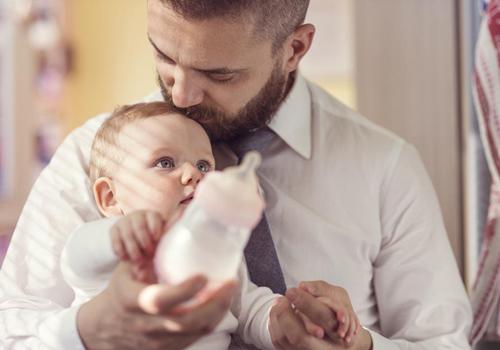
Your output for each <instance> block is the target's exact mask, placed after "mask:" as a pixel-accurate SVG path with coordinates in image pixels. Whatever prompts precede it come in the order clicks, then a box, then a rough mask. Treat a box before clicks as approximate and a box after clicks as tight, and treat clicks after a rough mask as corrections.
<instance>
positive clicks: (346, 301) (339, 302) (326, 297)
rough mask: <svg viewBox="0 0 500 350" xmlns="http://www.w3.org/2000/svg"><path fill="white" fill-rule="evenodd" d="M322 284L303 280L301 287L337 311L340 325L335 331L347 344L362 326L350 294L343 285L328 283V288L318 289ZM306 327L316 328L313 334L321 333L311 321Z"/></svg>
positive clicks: (336, 314)
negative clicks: (337, 285)
mask: <svg viewBox="0 0 500 350" xmlns="http://www.w3.org/2000/svg"><path fill="white" fill-rule="evenodd" d="M320 286H321V284H319V285H314V282H312V283H311V282H303V283H301V284H300V286H299V289H301V290H303V291H305V292H307V293H309V294H311V295H312V296H314V297H316V300H318V301H320V302H322V303H323V304H325V305H326V306H328V307H329V308H330V309H331V310H332V311H333V312H334V313H335V316H336V318H337V323H338V325H337V327H336V329H334V330H333V331H334V333H336V335H337V336H338V337H339V338H340V339H341V340H342V341H343V342H345V343H346V345H349V344H350V343H351V341H352V339H353V337H354V336H356V335H357V334H358V332H359V329H360V327H361V325H360V323H359V320H358V316H357V315H356V313H355V312H354V308H353V307H352V304H351V299H350V298H349V294H348V293H347V292H346V291H345V289H343V288H341V287H336V286H332V285H328V286H327V288H326V287H325V288H324V289H325V290H318V288H319V289H321V287H320ZM309 322H310V321H309ZM307 323H308V322H306V325H307ZM306 328H307V329H308V330H309V329H312V330H314V333H312V335H316V336H318V335H319V334H318V331H317V329H316V327H314V326H312V325H311V323H309V324H308V325H307V327H306ZM325 331H326V330H325ZM327 333H329V332H327Z"/></svg>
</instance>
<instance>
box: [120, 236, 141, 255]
mask: <svg viewBox="0 0 500 350" xmlns="http://www.w3.org/2000/svg"><path fill="white" fill-rule="evenodd" d="M122 232H123V233H125V232H124V231H122ZM122 238H123V239H122V242H123V245H124V246H125V250H126V251H127V254H128V256H129V257H130V259H131V260H133V261H139V260H140V259H141V257H142V255H143V254H142V251H141V248H140V246H139V244H138V243H137V242H136V240H135V236H134V234H133V233H132V232H130V231H128V232H127V233H126V235H125V236H123V237H122Z"/></svg>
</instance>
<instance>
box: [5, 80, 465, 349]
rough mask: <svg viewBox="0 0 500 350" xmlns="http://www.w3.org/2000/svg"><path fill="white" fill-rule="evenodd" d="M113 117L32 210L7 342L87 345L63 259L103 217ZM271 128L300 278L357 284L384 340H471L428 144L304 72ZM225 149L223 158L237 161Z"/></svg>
mask: <svg viewBox="0 0 500 350" xmlns="http://www.w3.org/2000/svg"><path fill="white" fill-rule="evenodd" d="M159 97H160V95H159V94H157V95H156V98H159ZM105 117H106V115H103V116H100V117H97V118H94V119H91V120H90V121H89V122H87V123H86V124H85V125H84V126H82V127H81V128H79V129H77V130H76V131H74V132H73V133H72V134H71V135H70V136H68V138H67V139H66V140H65V141H64V143H63V144H62V145H61V146H60V148H59V149H58V151H57V152H56V154H55V156H54V158H53V160H52V162H51V163H50V164H49V166H48V167H47V168H46V169H45V170H44V171H43V173H42V174H41V175H40V177H39V179H38V181H37V182H36V184H35V185H34V188H33V190H32V193H31V194H30V197H29V198H28V201H27V204H26V207H25V208H24V210H23V213H22V214H21V217H20V220H19V222H18V225H17V228H16V231H15V232H14V235H13V238H12V242H11V246H10V248H9V250H8V252H7V256H6V258H5V261H4V264H3V267H2V270H1V272H0V339H2V340H1V341H3V342H4V345H6V347H14V345H16V344H17V345H19V346H20V347H23V346H24V347H27V348H35V347H37V348H43V347H48V348H60V349H70V348H77V344H80V343H79V338H78V334H77V330H76V323H75V316H76V312H77V307H73V308H70V307H69V306H70V304H71V302H72V299H73V297H74V296H73V293H72V291H71V289H70V288H69V287H68V285H67V284H66V283H65V282H64V280H63V279H62V276H61V271H60V268H59V259H60V254H61V250H62V248H63V246H64V244H65V241H66V239H67V237H68V235H69V234H70V232H72V231H73V230H74V229H75V227H77V226H78V225H79V224H81V223H82V222H86V221H92V220H95V219H97V218H98V217H99V214H98V211H97V208H96V207H95V204H94V201H93V198H92V194H91V192H90V186H89V180H88V176H87V173H88V159H89V153H90V143H91V141H92V139H93V136H94V134H95V132H96V130H97V128H98V126H99V125H100V123H101V122H102V120H103V119H104V118H105ZM270 127H271V129H273V130H274V131H275V132H276V133H277V134H278V135H279V136H280V139H277V140H276V141H275V142H274V143H273V144H271V145H270V146H269V148H268V149H267V151H266V152H264V155H263V156H264V160H263V164H262V167H261V168H260V171H259V176H260V180H261V185H262V187H263V190H264V192H265V195H266V200H267V208H266V215H267V218H268V222H269V225H270V228H271V231H272V236H273V240H274V242H275V245H276V249H277V253H278V256H279V259H280V262H281V266H282V268H283V273H284V277H285V281H286V284H287V286H288V287H294V286H297V285H298V283H299V282H300V281H304V280H324V281H326V282H328V283H331V284H334V285H338V286H342V287H344V288H345V289H346V290H347V291H348V292H349V295H350V297H351V299H352V303H353V306H354V308H355V311H356V312H357V314H358V316H359V319H360V321H361V323H362V324H363V325H364V326H365V327H367V328H368V329H370V332H371V335H372V337H373V341H374V350H392V349H412V350H413V349H414V350H417V349H418V350H423V349H429V350H436V349H470V347H469V345H468V343H467V335H468V332H469V328H470V326H471V308H470V304H469V301H468V299H467V295H466V293H465V289H464V286H463V284H462V282H461V280H460V275H459V273H458V269H457V267H456V263H455V260H454V257H453V254H452V252H451V248H450V245H449V242H448V240H447V236H446V232H445V229H444V225H443V222H442V218H441V212H440V209H439V206H438V202H437V199H436V195H435V192H434V189H433V187H432V184H431V182H430V180H429V177H428V175H427V173H426V171H425V169H424V167H423V164H422V162H421V160H420V158H419V156H418V154H417V152H416V151H415V149H414V148H413V147H412V146H411V145H409V144H407V143H406V142H404V141H403V140H401V139H400V138H398V137H397V136H395V135H393V134H391V133H389V132H387V131H385V130H383V129H381V128H379V127H377V126H376V125H374V124H372V123H371V122H369V121H368V120H366V119H365V118H363V117H361V116H360V115H358V114H357V113H355V112H353V111H351V110H350V109H348V108H347V107H345V106H343V105H342V104H341V103H340V102H338V101H337V100H335V99H334V98H333V97H331V96H330V95H328V94H327V93H326V92H325V91H323V90H321V89H320V88H318V87H317V86H315V85H313V84H311V83H308V82H307V81H305V80H304V79H303V78H302V77H301V76H300V75H299V76H298V77H297V80H296V82H295V85H294V87H293V89H292V91H291V92H290V95H289V96H288V98H287V100H286V101H285V103H284V104H283V105H282V107H281V108H280V110H279V112H278V114H277V115H276V117H275V118H274V119H273V121H272V122H271V125H270ZM215 151H216V153H217V155H218V157H217V161H218V164H219V166H224V165H225V164H230V163H233V162H234V161H235V156H234V154H232V152H231V151H230V150H229V149H228V148H227V147H224V146H221V147H219V148H216V149H215Z"/></svg>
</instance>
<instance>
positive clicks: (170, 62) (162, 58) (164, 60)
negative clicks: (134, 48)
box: [156, 51, 175, 64]
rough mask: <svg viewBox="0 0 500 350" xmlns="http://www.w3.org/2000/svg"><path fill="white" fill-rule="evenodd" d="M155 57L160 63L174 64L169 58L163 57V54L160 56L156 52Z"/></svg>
mask: <svg viewBox="0 0 500 350" xmlns="http://www.w3.org/2000/svg"><path fill="white" fill-rule="evenodd" d="M156 57H158V58H159V59H160V61H162V62H165V63H168V64H175V62H174V61H173V60H172V59H171V58H169V57H167V56H165V55H164V54H162V53H160V52H158V51H156Z"/></svg>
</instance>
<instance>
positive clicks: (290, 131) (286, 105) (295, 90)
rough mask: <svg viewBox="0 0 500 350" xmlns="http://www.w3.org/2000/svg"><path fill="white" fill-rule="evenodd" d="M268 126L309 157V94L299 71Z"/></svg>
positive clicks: (305, 156)
mask: <svg viewBox="0 0 500 350" xmlns="http://www.w3.org/2000/svg"><path fill="white" fill-rule="evenodd" d="M269 128H270V129H271V130H272V131H274V132H275V133H276V134H277V135H278V136H279V137H281V139H283V141H285V142H286V143H287V144H288V146H290V147H291V148H292V149H293V150H294V151H295V152H297V153H299V154H300V155H301V156H302V157H304V158H306V159H310V158H311V94H310V92H309V88H308V86H307V82H306V80H305V79H304V77H303V76H302V75H301V74H300V73H297V74H296V77H295V82H294V85H293V87H292V89H291V90H290V92H289V94H288V96H287V97H286V99H285V101H284V102H283V104H282V105H281V107H280V109H279V110H278V112H277V114H276V115H275V116H274V118H273V119H272V120H271V122H270V123H269Z"/></svg>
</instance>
